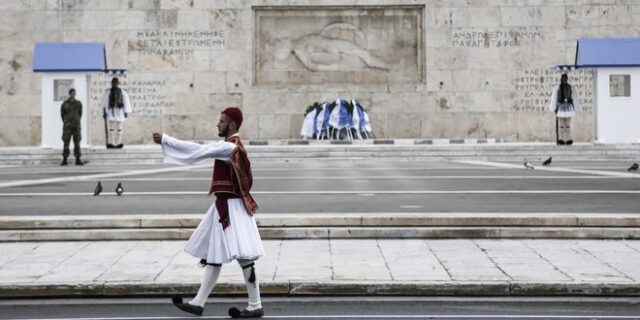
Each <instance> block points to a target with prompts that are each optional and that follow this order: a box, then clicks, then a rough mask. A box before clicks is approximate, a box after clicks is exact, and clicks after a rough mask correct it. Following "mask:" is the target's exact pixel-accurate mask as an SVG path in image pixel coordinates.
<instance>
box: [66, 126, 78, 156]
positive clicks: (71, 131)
mask: <svg viewBox="0 0 640 320" xmlns="http://www.w3.org/2000/svg"><path fill="white" fill-rule="evenodd" d="M71 138H73V155H74V156H75V157H76V158H80V156H81V153H80V139H81V138H82V137H81V136H80V126H75V127H65V128H63V129H62V142H64V147H63V148H62V156H63V157H64V158H67V157H69V153H70V151H69V142H70V141H71Z"/></svg>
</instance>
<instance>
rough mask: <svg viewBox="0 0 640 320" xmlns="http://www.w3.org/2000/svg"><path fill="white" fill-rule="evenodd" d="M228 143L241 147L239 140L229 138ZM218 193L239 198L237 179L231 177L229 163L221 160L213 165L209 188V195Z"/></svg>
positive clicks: (231, 169)
mask: <svg viewBox="0 0 640 320" xmlns="http://www.w3.org/2000/svg"><path fill="white" fill-rule="evenodd" d="M229 142H231V143H235V144H237V145H240V146H242V142H240V138H238V137H237V136H236V137H231V138H230V139H229ZM213 193H215V194H218V193H227V194H230V196H232V197H233V196H237V197H240V196H241V194H240V186H239V185H238V179H235V177H234V176H233V168H232V167H231V163H230V162H227V161H223V160H216V161H215V162H214V163H213V176H212V177H211V188H210V189H209V195H211V194H213Z"/></svg>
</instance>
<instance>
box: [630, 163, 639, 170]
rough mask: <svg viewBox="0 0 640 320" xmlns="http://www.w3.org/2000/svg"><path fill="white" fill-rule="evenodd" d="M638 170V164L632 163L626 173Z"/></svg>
mask: <svg viewBox="0 0 640 320" xmlns="http://www.w3.org/2000/svg"><path fill="white" fill-rule="evenodd" d="M636 170H638V164H637V163H634V164H632V165H631V167H629V169H627V171H636Z"/></svg>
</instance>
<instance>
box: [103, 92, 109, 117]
mask: <svg viewBox="0 0 640 320" xmlns="http://www.w3.org/2000/svg"><path fill="white" fill-rule="evenodd" d="M108 107H109V90H107V91H105V92H104V94H103V95H102V113H103V114H106V113H107V108H108Z"/></svg>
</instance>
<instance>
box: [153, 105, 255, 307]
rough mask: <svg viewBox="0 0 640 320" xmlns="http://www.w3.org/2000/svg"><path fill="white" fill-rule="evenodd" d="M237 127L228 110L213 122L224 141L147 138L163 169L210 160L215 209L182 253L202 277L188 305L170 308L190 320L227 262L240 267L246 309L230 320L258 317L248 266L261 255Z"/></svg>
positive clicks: (237, 118) (237, 117)
mask: <svg viewBox="0 0 640 320" xmlns="http://www.w3.org/2000/svg"><path fill="white" fill-rule="evenodd" d="M241 124H242V112H241V111H240V109H238V108H236V107H228V108H226V109H225V110H224V111H222V113H221V115H220V120H219V122H218V135H219V136H220V137H224V138H225V140H224V141H218V142H216V143H211V144H208V145H200V144H197V143H192V142H186V141H181V140H178V139H175V138H172V137H170V136H168V135H166V134H159V133H154V134H153V140H154V141H155V142H156V143H158V144H161V145H162V151H163V152H164V161H165V162H167V163H173V164H178V165H189V164H194V163H197V162H199V161H201V160H204V159H208V158H214V159H215V162H214V165H213V181H212V183H211V188H210V192H209V195H211V194H215V196H216V200H215V203H214V204H212V205H211V207H210V208H209V210H208V211H207V214H206V215H205V217H204V218H203V219H202V221H201V222H200V224H199V225H198V227H197V228H196V230H195V231H194V232H193V234H192V235H191V238H189V241H188V242H187V244H186V246H185V251H186V252H187V253H189V254H190V255H192V256H194V257H196V258H198V259H200V264H201V265H202V266H204V277H203V279H202V283H201V285H200V289H199V290H198V294H197V295H196V297H195V298H193V300H191V301H188V302H183V300H182V298H181V297H173V304H175V305H176V307H178V308H180V309H181V310H183V311H186V312H189V313H192V314H196V315H202V312H203V311H204V304H205V302H206V300H207V298H208V297H209V294H210V293H211V290H213V287H214V285H215V284H216V281H217V280H218V277H219V276H220V269H221V267H222V264H223V263H227V262H231V261H232V260H237V261H238V263H239V264H240V266H241V267H242V272H243V274H244V279H245V285H246V287H247V292H248V295H249V305H248V306H247V307H246V308H245V309H243V310H240V309H237V308H231V309H229V315H230V316H231V317H232V318H256V317H262V316H263V315H264V312H263V310H262V303H261V301H260V287H259V285H258V280H257V279H256V273H255V266H254V261H255V260H257V259H258V258H259V257H261V256H263V255H264V248H263V247H262V240H261V239H260V234H259V233H258V227H257V225H256V221H255V219H254V217H253V214H254V213H255V212H256V210H257V209H258V205H257V204H256V202H255V201H254V200H253V197H252V196H251V194H250V190H251V186H252V183H253V176H252V174H251V164H250V163H249V158H248V157H247V152H246V151H245V149H244V146H243V145H242V142H241V140H240V136H239V135H238V129H239V128H240V125H241Z"/></svg>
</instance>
